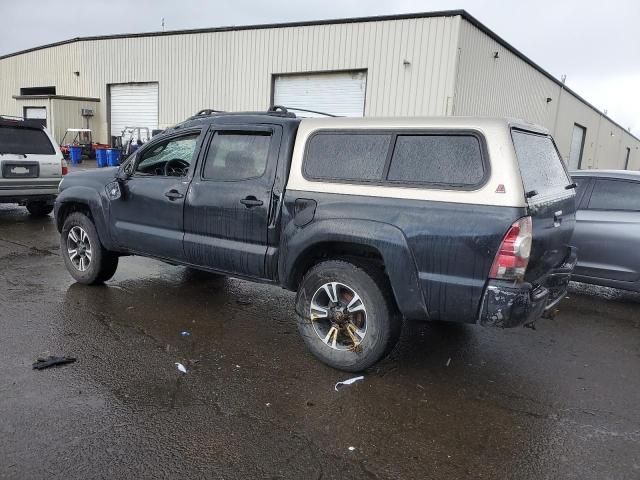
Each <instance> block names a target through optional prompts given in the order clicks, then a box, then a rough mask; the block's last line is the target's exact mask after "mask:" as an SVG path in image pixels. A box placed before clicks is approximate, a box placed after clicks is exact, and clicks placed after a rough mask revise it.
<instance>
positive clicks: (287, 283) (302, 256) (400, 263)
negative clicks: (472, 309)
mask: <svg viewBox="0 0 640 480" xmlns="http://www.w3.org/2000/svg"><path fill="white" fill-rule="evenodd" d="M279 258H280V259H279V265H278V268H279V278H280V279H281V284H282V286H283V287H285V288H287V289H289V290H293V291H296V290H297V289H298V286H299V285H300V281H301V280H302V277H303V275H304V273H305V272H306V271H308V270H309V268H312V267H313V265H315V264H317V263H319V262H320V261H322V260H327V259H337V258H341V259H346V260H351V261H352V263H355V264H358V263H360V262H366V263H367V264H369V265H371V264H373V265H374V266H378V267H380V268H381V270H382V271H383V273H384V274H385V276H386V277H387V278H388V280H389V283H390V285H391V290H392V293H393V297H394V299H395V302H396V305H397V306H398V309H399V310H400V312H401V313H402V314H403V315H404V316H405V317H407V318H424V317H425V315H427V309H426V306H425V303H424V299H423V297H422V292H421V289H420V285H419V281H418V273H417V269H416V264H415V261H414V259H413V255H412V254H411V250H410V248H409V245H408V243H407V240H406V238H405V236H404V234H403V233H402V231H401V230H400V229H398V228H397V227H395V226H393V225H390V224H386V223H381V222H375V221H370V220H349V221H345V220H344V219H333V220H321V221H317V222H313V223H311V224H310V225H307V226H306V227H304V228H297V227H295V228H294V227H291V228H287V229H286V231H285V235H284V236H283V248H282V250H281V255H280V257H279Z"/></svg>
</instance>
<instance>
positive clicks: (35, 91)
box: [20, 87, 56, 95]
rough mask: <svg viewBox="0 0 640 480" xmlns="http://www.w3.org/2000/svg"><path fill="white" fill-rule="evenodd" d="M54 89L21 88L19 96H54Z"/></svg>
mask: <svg viewBox="0 0 640 480" xmlns="http://www.w3.org/2000/svg"><path fill="white" fill-rule="evenodd" d="M55 94H56V87H28V88H21V89H20V95H55Z"/></svg>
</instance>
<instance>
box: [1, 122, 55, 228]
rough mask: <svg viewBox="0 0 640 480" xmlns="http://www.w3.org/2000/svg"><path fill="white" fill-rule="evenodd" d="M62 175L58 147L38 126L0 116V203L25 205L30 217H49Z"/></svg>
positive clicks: (48, 134) (35, 123) (40, 126)
mask: <svg viewBox="0 0 640 480" xmlns="http://www.w3.org/2000/svg"><path fill="white" fill-rule="evenodd" d="M66 173H67V163H66V161H65V160H64V158H63V156H62V153H61V152H60V148H59V147H58V145H57V144H56V142H55V140H54V139H53V137H52V136H51V134H50V133H49V132H48V131H47V130H46V129H45V128H44V127H43V126H42V125H40V124H39V123H37V122H33V121H29V120H22V119H19V118H9V117H2V116H0V203H17V204H19V205H25V206H26V207H27V210H29V213H30V214H31V215H34V216H43V215H49V214H50V213H51V211H52V210H53V203H54V201H55V198H56V195H57V194H58V185H59V184H60V180H61V179H62V176H63V175H65V174H66Z"/></svg>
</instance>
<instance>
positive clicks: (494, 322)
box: [478, 247, 577, 328]
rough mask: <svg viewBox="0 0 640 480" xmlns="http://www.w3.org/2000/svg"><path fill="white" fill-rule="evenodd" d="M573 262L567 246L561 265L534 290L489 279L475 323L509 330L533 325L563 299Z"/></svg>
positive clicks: (572, 249) (526, 285)
mask: <svg viewBox="0 0 640 480" xmlns="http://www.w3.org/2000/svg"><path fill="white" fill-rule="evenodd" d="M576 260H577V256H576V249H575V248H574V247H570V251H569V253H568V255H567V257H566V259H565V261H564V262H563V264H562V265H561V266H559V267H558V268H556V269H554V270H552V271H551V272H550V273H549V275H547V276H546V277H545V279H544V282H543V283H542V284H541V285H538V286H535V287H534V286H533V285H532V284H530V283H525V282H523V283H518V284H514V283H513V282H505V281H501V280H490V281H489V284H488V285H487V288H486V289H485V293H484V296H483V298H482V305H481V307H480V315H479V317H478V323H479V324H480V325H484V326H492V327H502V328H509V327H518V326H520V325H525V324H527V323H532V322H535V321H536V320H537V319H539V318H540V317H541V316H542V315H543V314H544V312H545V311H548V310H551V309H552V308H554V307H555V306H556V305H557V304H558V303H560V300H562V298H564V295H565V293H566V292H567V286H568V285H569V280H570V278H571V273H572V272H573V269H574V267H575V265H576Z"/></svg>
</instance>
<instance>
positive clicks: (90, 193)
mask: <svg viewBox="0 0 640 480" xmlns="http://www.w3.org/2000/svg"><path fill="white" fill-rule="evenodd" d="M105 208H107V209H108V205H106V206H105V205H103V202H102V199H101V198H100V196H99V194H98V192H96V191H95V190H93V189H91V188H87V187H75V188H72V189H69V190H64V191H63V192H62V193H61V194H60V195H59V196H58V198H57V199H56V203H55V219H56V228H57V229H58V232H62V228H63V226H64V222H65V220H66V219H67V217H68V216H69V215H71V214H72V213H74V212H82V213H84V214H85V215H87V216H88V217H89V218H90V219H91V221H92V222H93V223H94V225H95V226H96V231H97V232H98V236H99V237H100V242H101V243H102V245H103V246H104V247H105V248H107V249H112V248H113V246H114V243H113V240H112V237H111V233H110V230H109V228H108V222H107V213H105Z"/></svg>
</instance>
